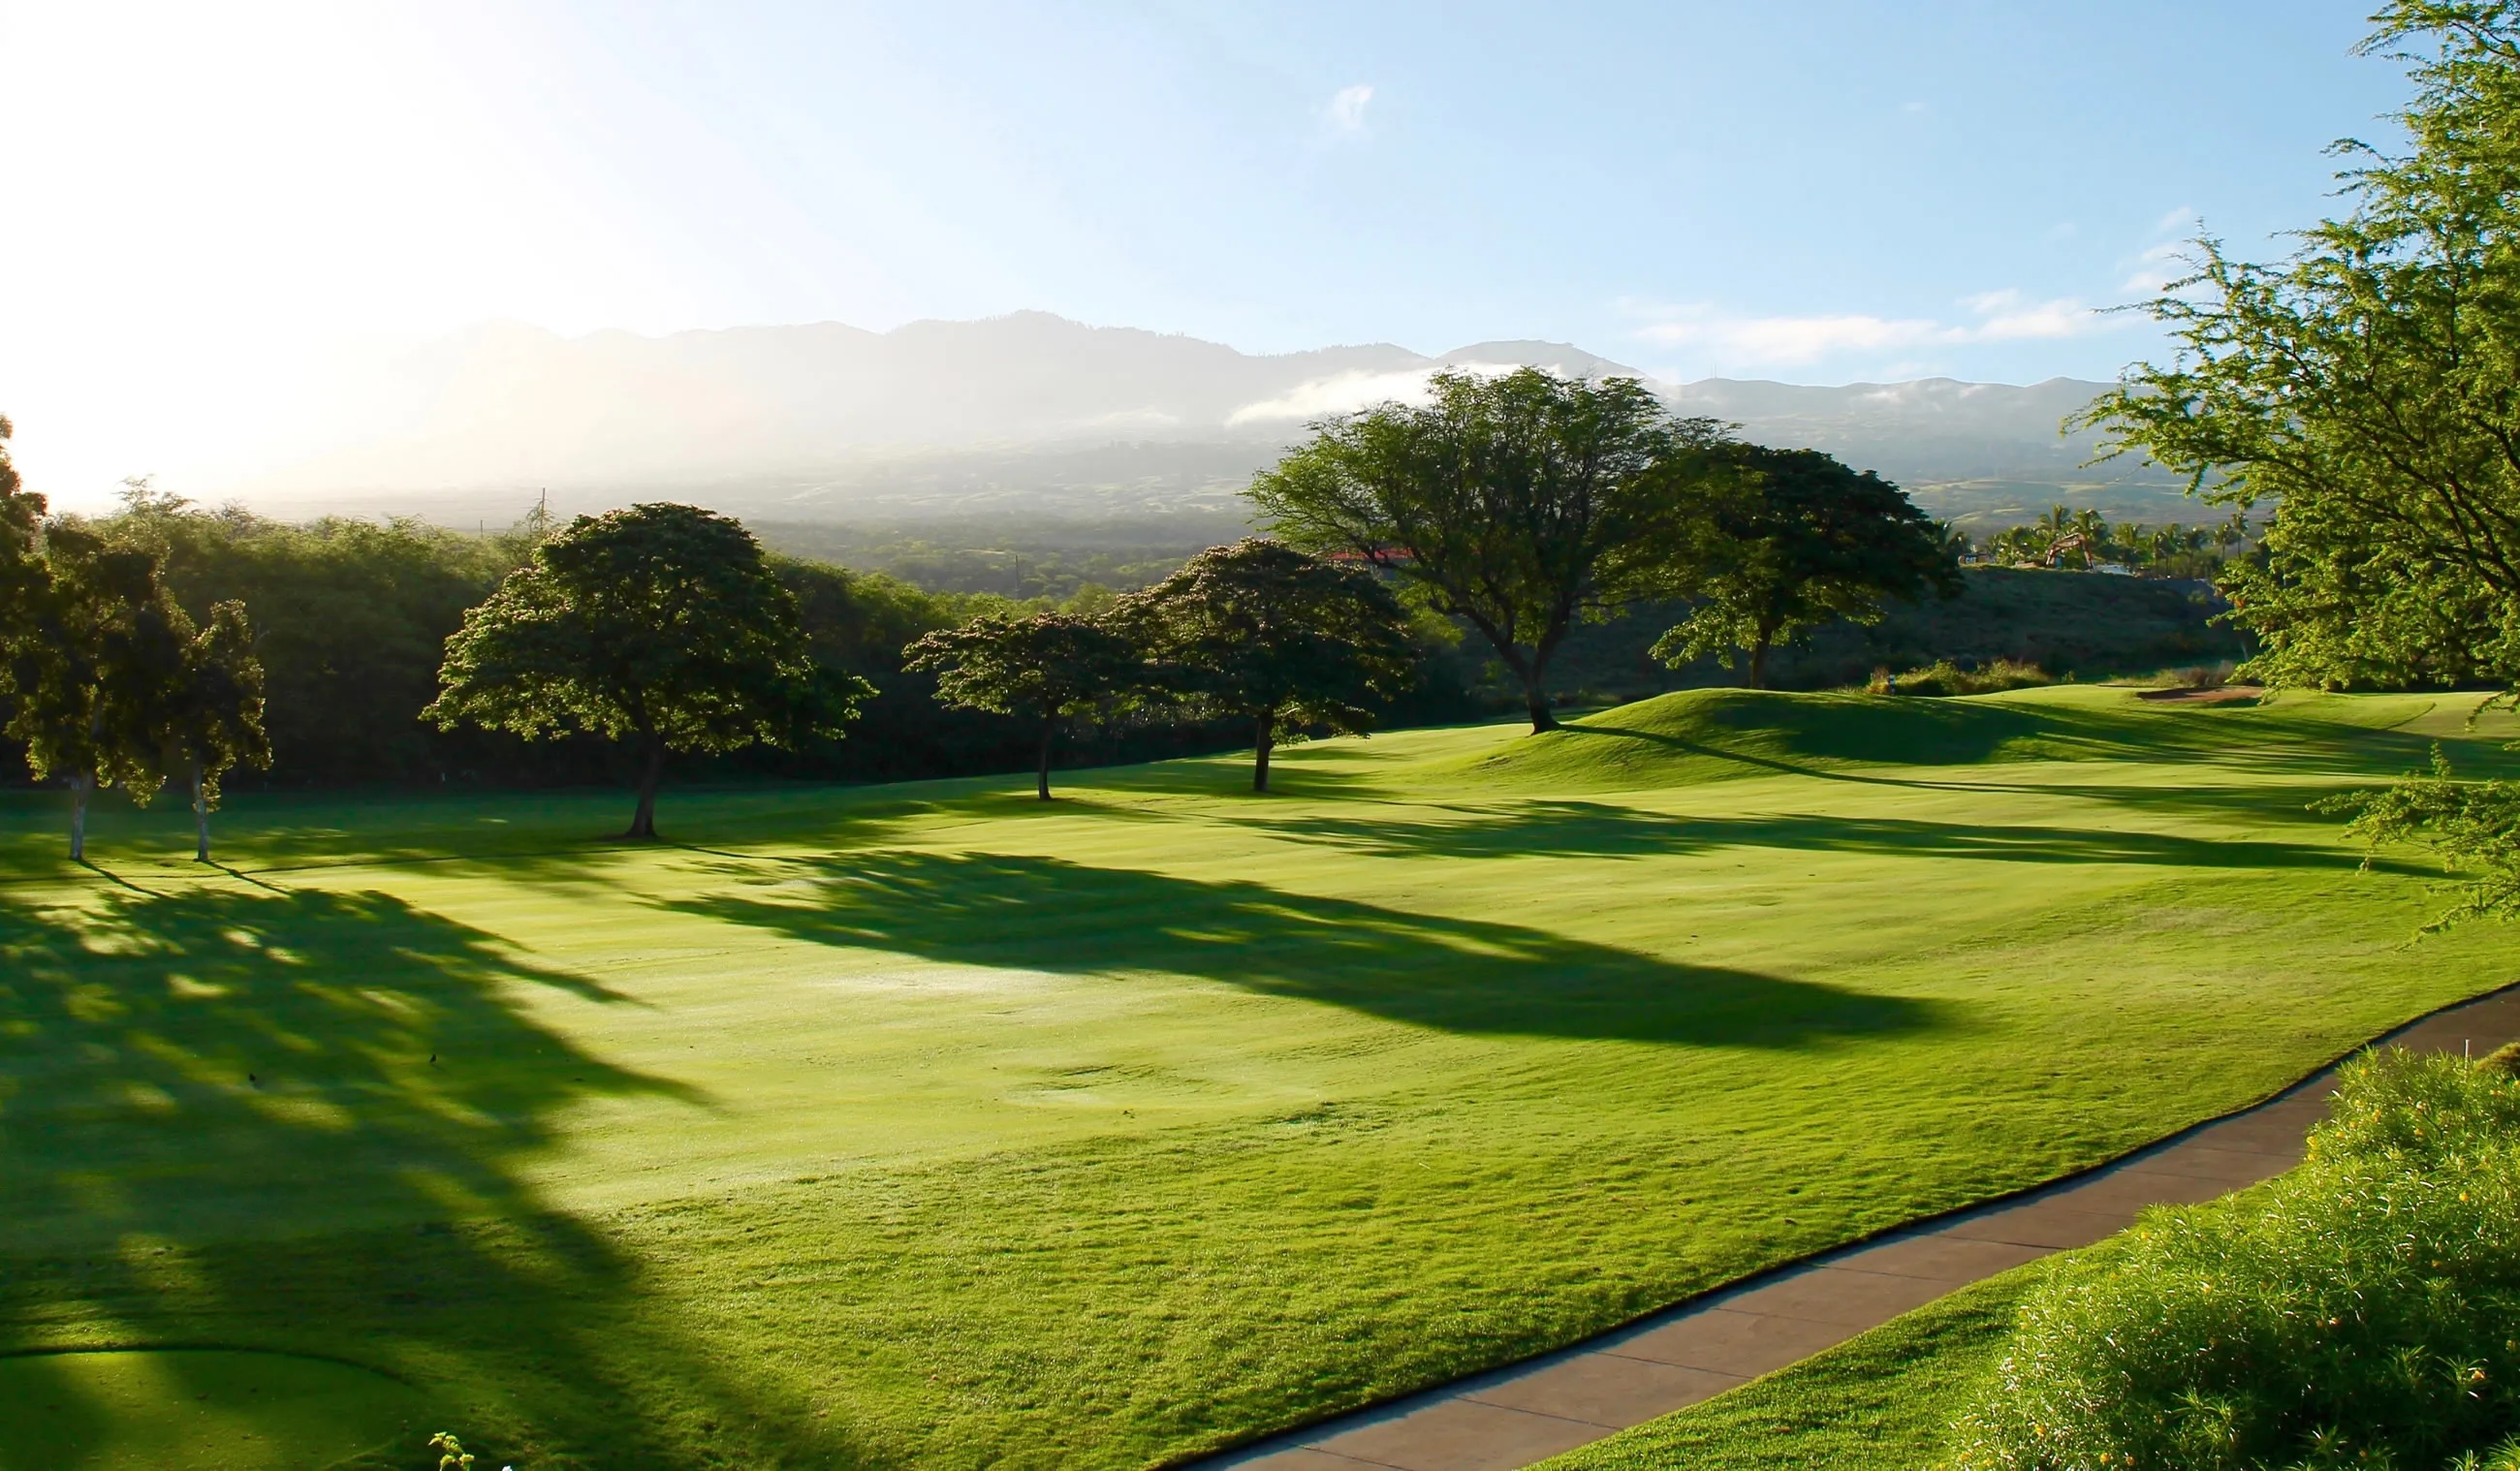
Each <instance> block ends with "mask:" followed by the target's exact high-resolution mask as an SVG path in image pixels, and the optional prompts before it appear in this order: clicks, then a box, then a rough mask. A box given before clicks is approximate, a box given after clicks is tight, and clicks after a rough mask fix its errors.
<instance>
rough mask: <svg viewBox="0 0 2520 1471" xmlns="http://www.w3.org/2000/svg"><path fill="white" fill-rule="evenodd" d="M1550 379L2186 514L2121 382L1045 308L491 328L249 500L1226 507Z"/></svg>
mask: <svg viewBox="0 0 2520 1471" xmlns="http://www.w3.org/2000/svg"><path fill="white" fill-rule="evenodd" d="M1524 365H1528V366H1533V367H1540V368H1544V369H1547V370H1549V371H1551V372H1554V373H1557V374H1560V375H1563V376H1577V375H1581V376H1585V377H1592V378H1603V377H1613V376H1619V377H1633V378H1638V379H1643V380H1644V381H1646V382H1647V383H1648V384H1650V385H1651V386H1652V387H1653V388H1654V389H1655V390H1656V391H1657V392H1659V393H1661V394H1662V395H1663V396H1664V398H1665V399H1666V400H1667V401H1668V402H1669V403H1670V404H1671V405H1672V406H1673V408H1674V409H1675V410H1676V411H1678V412H1681V413H1685V414H1692V415H1706V416H1709V417H1713V418H1718V419H1722V420H1726V421H1728V422H1732V423H1738V424H1739V425H1740V426H1741V431H1742V432H1743V434H1744V435H1745V436H1746V437H1749V438H1751V439H1754V440H1758V441H1760V442H1762V443H1769V444H1777V445H1790V446H1809V447H1811V448H1817V449H1823V450H1827V451H1829V452H1831V453H1833V454H1836V455H1838V456H1839V457H1840V458H1842V459H1845V460H1847V461H1848V462H1849V463H1851V464H1854V465H1857V466H1859V467H1862V468H1873V469H1878V470H1880V471H1881V472H1882V473H1883V474H1884V475H1886V476H1888V477H1889V478H1891V479H1894V480H1897V481H1899V482H1901V483H1902V484H1904V485H1906V486H1908V487H1909V489H1910V490H1911V492H1912V494H1914V495H1915V496H1916V498H1917V500H1918V501H1919V503H1920V504H1924V505H1927V506H1928V508H1929V509H1932V510H1934V511H1935V512H1936V513H1938V514H1946V515H1960V516H1964V517H1966V518H1968V519H1971V520H1977V519H1982V518H1984V517H1985V516H1986V515H1988V514H1991V513H1997V512H1999V511H2002V510H2003V509H2004V508H2006V507H2008V506H2010V504H2011V503H2013V502H2022V503H2023V504H2024V505H2027V504H2029V503H2030V502H2034V501H2035V502H2036V503H2037V507H2042V508H2044V506H2045V504H2046V502H2047V500H2050V499H2076V500H2078V502H2079V503H2084V504H2102V505H2104V506H2106V505H2108V504H2110V503H2112V502H2126V501H2130V500H2133V501H2138V502H2143V503H2147V504H2149V503H2151V502H2154V501H2157V500H2159V499H2160V498H2161V497H2162V496H2163V494H2164V493H2165V492H2168V493H2169V494H2171V495H2172V496H2174V497H2175V495H2176V488H2175V486H2173V485H2171V484H2170V483H2169V482H2168V481H2167V480H2166V478H2165V477H2164V476H2163V475H2162V473H2161V472H2160V471H2159V470H2157V469H2146V470H2140V471H2136V472H2134V473H2129V472H2127V471H2126V470H2125V469H2122V468H2114V467H2103V468H2099V469H2096V470H2094V469H2084V468H2079V467H2080V466H2081V465H2082V463H2083V462H2084V461H2086V460H2088V459H2089V458H2090V453H2091V445H2090V443H2089V442H2088V439H2086V438H2082V437H2077V438H2075V439H2067V438H2064V437H2062V436H2060V435H2059V434H2058V432H2057V424H2058V422H2059V421H2060V420H2061V419H2062V418H2063V417H2064V416H2065V415H2066V414H2068V413H2071V412H2072V411H2073V410H2075V409H2077V408H2079V407H2081V406H2082V405H2083V404H2085V403H2087V402H2089V401H2090V399H2091V398H2092V396H2093V395H2094V394H2096V393H2098V392H2099V391H2100V390H2101V389H2102V388H2103V387H2104V386H2105V385H2104V384H2100V383H2093V382H2084V381H2078V380H2074V379H2049V380H2048V381H2046V382H2042V383H2036V384H2032V385H2029V386H2012V385H2007V384H1995V383H1963V382H1958V381H1955V380H1952V379H1920V380H1917V381H1913V382H1905V383H1857V384H1850V385H1846V386H1843V387H1810V386H1801V385H1795V384H1789V383H1778V382H1767V381H1757V380H1746V381H1745V380H1736V379H1705V380H1703V381H1700V382H1694V383H1668V382H1661V381H1657V380H1655V379H1653V378H1652V377H1651V375H1649V374H1646V373H1643V372H1642V371H1640V370H1638V369H1635V368H1631V367H1629V366H1627V365H1625V364H1622V363H1618V362H1615V361H1613V360H1611V359H1608V358H1604V357H1601V356H1599V355H1598V354H1595V353H1591V352H1588V351H1585V350H1584V349H1582V348H1579V347H1576V346H1573V345H1571V344H1568V343H1562V342H1541V341H1493V342H1478V343H1472V344H1470V345H1468V346H1465V347H1459V348H1455V349H1454V350H1452V351H1450V352H1446V353H1443V354H1440V355H1436V356H1427V355H1424V354H1421V353H1418V352H1413V351H1411V350H1409V349H1407V348H1404V347H1400V346H1396V345H1394V344H1391V343H1387V342H1377V343H1368V344H1364V345H1356V346H1335V347H1324V348H1317V349H1313V350H1309V351H1304V352H1291V353H1275V354H1252V353H1244V352H1240V351H1238V350H1237V349H1235V348H1232V347H1228V346H1225V345H1223V344H1221V343H1216V342H1208V341H1202V340H1200V339H1198V338H1195V337H1190V336H1182V335H1170V334H1160V333H1153V332H1147V331H1142V330H1139V329H1135V328H1111V327H1089V326H1086V325H1083V324H1080V323H1076V322H1071V321H1068V320H1066V319H1064V318H1061V317H1057V316H1053V315H1051V314H1049V313H1045V312H1017V313H1014V314H1012V315H1011V316H1005V317H995V318H989V319H985V320H981V321H975V322H942V321H923V322H914V323H911V324H909V325H907V326H904V327H900V328H897V329H894V330H893V331H891V332H884V333H877V332H870V331H867V330H864V329H861V328H855V327H849V326H845V325H842V324H838V323H816V324H812V325H808V326H794V327H745V328H732V329H725V330H717V331H699V332H684V333H676V334H671V335H668V336H660V337H651V336H641V335H638V334H632V333H627V332H619V331H607V332H598V333H593V334H587V335H584V336H577V337H567V336H562V335H560V334H556V333H551V332H546V331H543V330H541V329H537V328H531V327H524V326H520V325H517V324H513V323H494V324H487V325H484V326H480V327H476V328H472V329H470V330H467V331H464V332H460V333H456V334H451V335H448V336H445V337H441V338H437V339H435V340H432V341H429V342H427V343H424V344H422V345H420V346H419V347H417V348H414V349H410V350H407V351H403V352H399V353H394V354H390V355H378V356H376V357H374V358H372V359H370V360H368V361H364V362H360V363H356V364H353V365H350V366H349V367H348V368H347V369H345V370H344V371H342V372H340V373H338V374H337V375H336V376H335V381H334V382H333V384H332V387H331V389H330V392H329V399H330V401H329V402H328V403H326V404H325V405H324V406H323V407H322V409H321V410H319V411H318V412H316V413H314V414H313V415H312V416H311V422H312V423H316V424H319V425H322V426H323V427H322V428H321V429H319V430H318V432H317V433H316V434H314V435H313V436H311V437H312V440H313V446H314V447H313V449H312V451H311V453H307V454H305V455H303V456H301V457H300V458H299V459H297V460H296V461H295V462H294V463H293V464H291V465H289V466H287V467H286V468H282V469H279V470H276V471H272V472H268V473H265V474H262V475H259V476H257V477H255V479H254V480H253V481H252V482H251V483H248V484H246V485H244V486H241V487H240V489H242V490H244V491H246V492H247V493H248V495H250V497H251V498H252V499H253V501H254V502H256V503H257V504H262V505H267V506H271V507H273V509H275V510H277V509H282V508H284V507H285V508H288V509H290V510H293V511H296V512H308V511H347V512H366V511H376V510H397V511H405V512H410V513H421V514H427V515H432V516H436V517H440V518H447V519H462V518H468V517H470V516H471V515H472V514H473V513H475V512H476V511H477V512H481V513H490V512H491V511H492V510H493V509H494V508H496V509H513V507H514V506H515V505H516V504H517V503H518V501H519V499H520V498H528V499H529V498H530V497H531V496H533V495H534V494H536V493H538V492H540V491H542V490H545V489H548V490H549V491H550V492H551V493H552V497H553V500H554V502H555V504H556V505H558V506H561V507H564V508H568V509H583V508H585V507H588V506H593V505H612V504H621V503H623V502H626V501H629V500H634V499H650V498H654V497H658V496H667V495H670V496H675V497H679V498H684V499H690V500H695V501H698V502H701V503H704V504H708V505H712V506H716V507H718V508H720V509H722V510H726V511H729V512H733V513H738V514H744V515H751V516H766V517H773V518H777V519H784V520H796V521H811V520H824V521H833V520H854V519H905V518H920V517H926V516H936V515H952V516H965V515H972V514H993V513H1025V514H1048V515H1089V516H1095V517H1108V516H1114V515H1120V516H1137V515H1147V514H1155V515H1162V514H1168V513H1175V512H1200V513H1221V512H1226V511H1228V510H1230V509H1231V508H1232V507H1233V506H1234V505H1235V504H1236V503H1235V496H1236V493H1237V492H1238V491H1239V490H1240V489H1241V488H1242V487H1243V486H1244V485H1246V484H1248V483H1249V480H1250V477H1251V475H1252V473H1253V472H1254V471H1256V470H1258V469H1261V468H1265V467H1266V466H1267V465H1269V464H1270V463H1272V462H1273V461H1274V460H1275V459H1276V458H1277V456H1278V455H1279V454H1281V453H1283V450H1284V449H1285V447H1286V446H1288V445H1290V444H1292V443H1294V442H1297V441H1298V440H1300V439H1301V438H1302V437H1303V435H1304V433H1305V425H1306V423H1308V422H1310V421H1313V420H1317V419H1320V418H1323V417H1325V416H1328V415H1331V414H1338V413H1344V412H1348V411H1351V410H1354V409H1358V408H1362V407H1364V406H1366V405H1368V404H1372V403H1376V402H1381V401H1384V400H1387V399H1393V398H1400V399H1407V398H1409V397H1411V396H1413V395H1415V394H1418V393H1420V392H1422V391H1423V388H1424V384H1425V380H1426V379H1427V377H1428V376H1429V375H1431V374H1432V373H1434V372H1435V371H1437V370H1439V369H1442V368H1447V367H1470V368H1487V369H1503V368H1507V367H1513V366H1524ZM2069 492H2071V494H2069ZM2043 497H2044V498H2045V499H2043ZM2033 509H2037V508H2033ZM2156 518H2158V517H2156Z"/></svg>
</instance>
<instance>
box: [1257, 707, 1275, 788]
mask: <svg viewBox="0 0 2520 1471" xmlns="http://www.w3.org/2000/svg"><path fill="white" fill-rule="evenodd" d="M1277 743H1278V712H1277V711H1275V710H1264V711H1262V712H1261V715H1260V719H1259V721H1258V722H1257V725H1256V729H1255V730H1254V732H1253V735H1252V741H1251V744H1252V748H1253V749H1254V750H1256V751H1258V752H1259V757H1258V759H1256V760H1254V761H1253V762H1252V763H1251V789H1252V790H1253V791H1267V790H1268V789H1269V748H1270V747H1271V746H1274V745H1276V744H1277Z"/></svg>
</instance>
